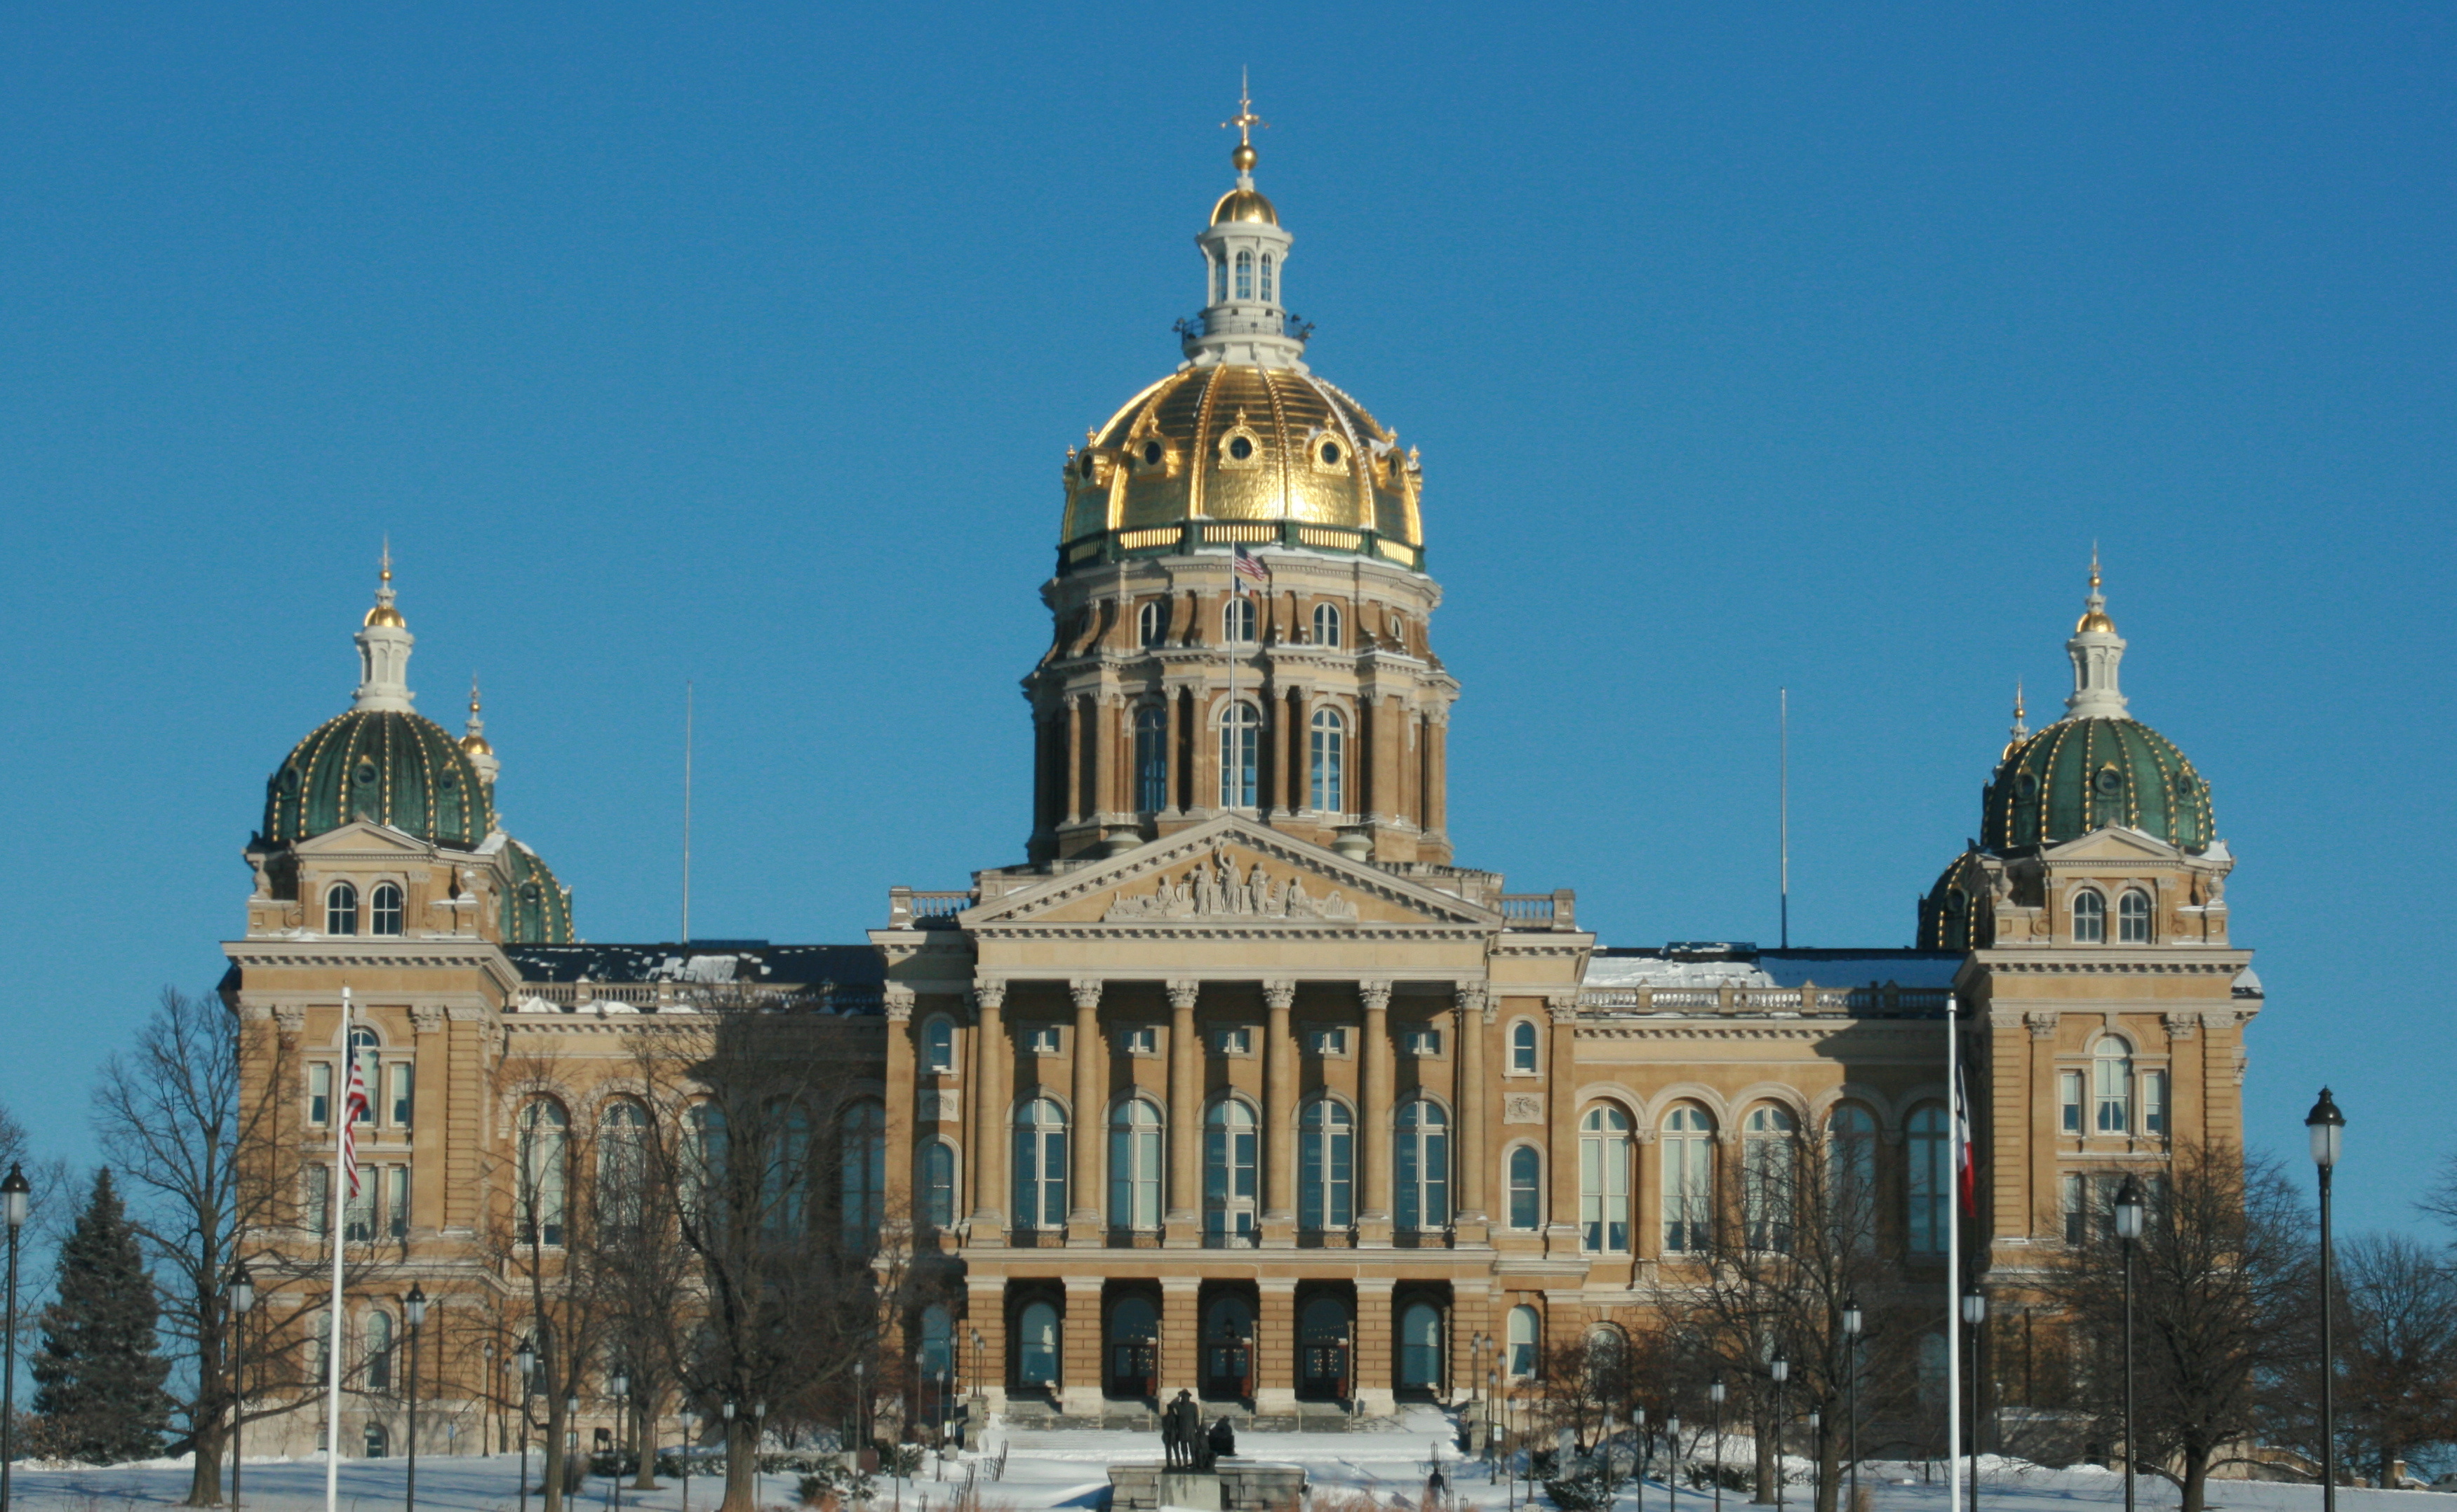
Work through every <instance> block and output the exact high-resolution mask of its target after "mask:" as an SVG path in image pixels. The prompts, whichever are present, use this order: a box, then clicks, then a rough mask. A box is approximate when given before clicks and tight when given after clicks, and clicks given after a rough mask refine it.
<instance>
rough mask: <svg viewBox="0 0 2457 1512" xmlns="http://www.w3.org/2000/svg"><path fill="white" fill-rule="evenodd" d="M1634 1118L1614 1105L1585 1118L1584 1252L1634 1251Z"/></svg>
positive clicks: (1581, 1157) (1581, 1225) (1581, 1205)
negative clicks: (1631, 1216) (1631, 1127)
mask: <svg viewBox="0 0 2457 1512" xmlns="http://www.w3.org/2000/svg"><path fill="white" fill-rule="evenodd" d="M1629 1150H1630V1144H1629V1115H1628V1114H1627V1113H1624V1112H1622V1111H1621V1109H1620V1108H1615V1107H1613V1106H1612V1105H1610V1104H1604V1105H1602V1106H1600V1107H1596V1108H1588V1109H1587V1111H1586V1114H1585V1116H1583V1117H1581V1118H1580V1120H1579V1248H1580V1249H1581V1250H1584V1251H1586V1252H1587V1253H1591V1254H1600V1253H1615V1254H1625V1253H1628V1252H1629Z"/></svg>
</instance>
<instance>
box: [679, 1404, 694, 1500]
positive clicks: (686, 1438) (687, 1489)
mask: <svg viewBox="0 0 2457 1512" xmlns="http://www.w3.org/2000/svg"><path fill="white" fill-rule="evenodd" d="M674 1426H675V1427H676V1429H677V1430H679V1431H680V1432H681V1434H682V1436H683V1443H682V1453H681V1455H680V1456H679V1457H678V1458H679V1459H680V1460H682V1463H683V1512H691V1461H692V1450H693V1449H696V1448H698V1447H699V1414H697V1413H695V1412H693V1411H692V1410H691V1408H690V1407H689V1406H688V1405H686V1406H685V1407H684V1408H683V1412H682V1421H681V1422H679V1423H676V1424H675V1425H674Z"/></svg>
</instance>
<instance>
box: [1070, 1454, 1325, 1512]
mask: <svg viewBox="0 0 2457 1512" xmlns="http://www.w3.org/2000/svg"><path fill="white" fill-rule="evenodd" d="M1305 1489H1306V1474H1305V1466H1303V1465H1294V1464H1282V1463H1279V1462H1277V1461H1273V1460H1240V1459H1238V1458H1237V1457H1236V1456H1234V1455H1225V1456H1223V1457H1222V1458H1221V1459H1220V1460H1219V1461H1218V1462H1217V1463H1215V1464H1214V1465H1213V1466H1212V1467H1211V1468H1210V1469H1209V1470H1175V1469H1171V1468H1170V1467H1169V1466H1167V1465H1166V1464H1163V1463H1159V1462H1157V1461H1152V1460H1145V1461H1142V1462H1139V1463H1133V1464H1113V1465H1111V1466H1109V1512H1159V1509H1160V1508H1162V1507H1186V1508H1197V1509H1200V1512H1288V1509H1289V1508H1291V1507H1294V1506H1295V1505H1297V1503H1298V1502H1299V1500H1300V1499H1302V1498H1303V1497H1304V1496H1305Z"/></svg>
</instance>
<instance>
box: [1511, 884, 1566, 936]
mask: <svg viewBox="0 0 2457 1512" xmlns="http://www.w3.org/2000/svg"><path fill="white" fill-rule="evenodd" d="M1578 901H1579V895H1578V894H1577V893H1574V892H1572V891H1571V890H1570V889H1568V888H1566V887H1563V888H1559V889H1556V890H1555V891H1553V892H1549V893H1503V894H1502V895H1501V917H1502V918H1503V919H1505V920H1507V921H1509V927H1510V928H1512V929H1576V928H1578V927H1579V908H1578Z"/></svg>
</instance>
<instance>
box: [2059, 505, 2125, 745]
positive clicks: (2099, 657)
mask: <svg viewBox="0 0 2457 1512" xmlns="http://www.w3.org/2000/svg"><path fill="white" fill-rule="evenodd" d="M2083 604H2084V605H2085V606H2086V607H2085V609H2084V611H2083V613H2082V616H2081V620H2080V622H2079V623H2077V624H2075V626H2074V634H2073V639H2071V640H2069V641H2066V642H2065V654H2067V655H2069V656H2071V657H2072V658H2073V666H2074V691H2073V696H2071V697H2069V698H2067V699H2066V700H2065V717H2066V718H2068V719H2093V718H2097V719H2123V718H2127V717H2130V716H2129V715H2127V713H2126V712H2125V701H2124V694H2123V692H2122V690H2121V689H2119V688H2118V687H2117V686H2116V667H2117V665H2118V664H2119V663H2121V662H2122V661H2123V660H2124V638H2123V637H2122V636H2120V635H2118V634H2116V621H2114V620H2112V619H2110V618H2108V617H2107V595H2106V594H2104V593H2102V592H2100V591H2099V587H2098V547H2097V546H2096V544H2095V543H2094V544H2093V545H2092V547H2091V549H2090V595H2089V597H2087V598H2086V599H2084V600H2083Z"/></svg>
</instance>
